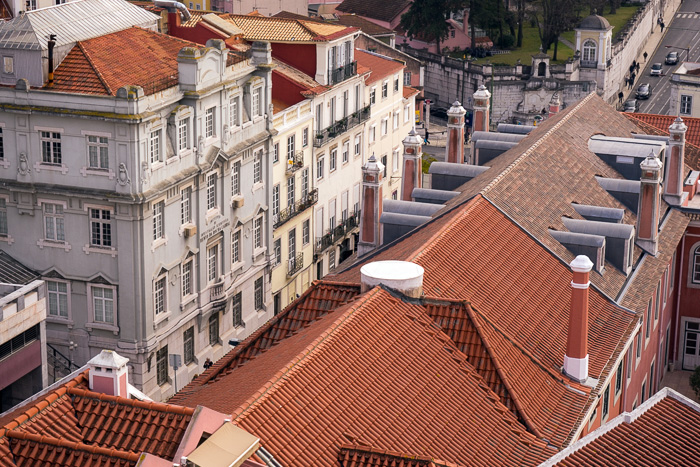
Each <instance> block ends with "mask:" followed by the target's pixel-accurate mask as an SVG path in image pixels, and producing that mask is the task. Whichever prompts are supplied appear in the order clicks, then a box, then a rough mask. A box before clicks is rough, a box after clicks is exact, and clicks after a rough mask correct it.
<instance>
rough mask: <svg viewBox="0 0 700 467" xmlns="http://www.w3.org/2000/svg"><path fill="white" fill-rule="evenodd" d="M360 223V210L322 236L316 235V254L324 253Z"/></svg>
mask: <svg viewBox="0 0 700 467" xmlns="http://www.w3.org/2000/svg"><path fill="white" fill-rule="evenodd" d="M359 225H360V211H357V212H353V213H351V214H350V215H349V216H348V218H347V219H345V220H344V221H342V222H341V223H340V224H338V225H336V226H335V227H334V228H332V229H330V230H328V231H327V232H326V234H325V235H323V236H322V237H316V238H315V242H314V254H315V255H318V254H320V253H323V251H325V250H326V249H327V248H328V247H330V246H332V245H334V244H335V243H336V242H338V241H340V240H342V239H344V238H345V237H346V236H347V235H348V234H349V233H351V232H352V231H353V230H354V229H355V228H356V227H359Z"/></svg>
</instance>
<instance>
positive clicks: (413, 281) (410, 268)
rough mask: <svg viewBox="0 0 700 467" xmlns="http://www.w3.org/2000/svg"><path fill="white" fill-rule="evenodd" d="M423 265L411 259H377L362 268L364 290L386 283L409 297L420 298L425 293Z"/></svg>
mask: <svg viewBox="0 0 700 467" xmlns="http://www.w3.org/2000/svg"><path fill="white" fill-rule="evenodd" d="M424 273H425V270H424V269H423V267H422V266H419V265H417V264H415V263H411V262H409V261H375V262H373V263H368V264H365V265H364V266H362V268H360V276H361V280H362V289H361V290H362V292H363V293H364V292H367V291H368V290H370V289H371V288H373V287H375V286H377V285H379V284H384V285H385V286H387V287H390V288H392V289H396V290H398V291H399V292H401V293H402V294H404V295H406V296H407V297H412V298H420V297H421V296H422V295H423V274H424Z"/></svg>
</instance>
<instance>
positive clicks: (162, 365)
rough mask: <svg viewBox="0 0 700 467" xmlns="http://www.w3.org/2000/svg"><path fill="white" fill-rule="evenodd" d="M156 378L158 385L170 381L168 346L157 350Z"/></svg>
mask: <svg viewBox="0 0 700 467" xmlns="http://www.w3.org/2000/svg"><path fill="white" fill-rule="evenodd" d="M156 380H157V383H158V386H162V385H164V384H165V383H167V382H168V346H167V345H166V346H165V347H163V348H162V349H159V350H158V352H156Z"/></svg>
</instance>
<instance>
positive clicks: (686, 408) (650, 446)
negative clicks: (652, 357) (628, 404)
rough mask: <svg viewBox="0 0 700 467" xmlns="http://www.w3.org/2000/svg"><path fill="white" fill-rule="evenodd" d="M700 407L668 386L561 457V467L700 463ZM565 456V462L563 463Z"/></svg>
mask: <svg viewBox="0 0 700 467" xmlns="http://www.w3.org/2000/svg"><path fill="white" fill-rule="evenodd" d="M698 427H700V406H698V404H697V403H695V402H693V401H691V400H689V399H687V398H685V397H683V396H681V395H680V394H678V393H675V392H674V391H672V390H669V389H668V388H664V389H662V390H661V391H660V392H659V393H657V394H656V395H655V396H653V397H652V398H651V399H650V400H648V401H647V402H645V403H644V404H643V405H642V406H640V407H639V408H637V409H636V410H635V411H634V412H631V413H625V414H622V415H620V416H619V417H617V418H616V419H614V420H612V421H611V422H609V423H608V424H607V425H606V426H604V427H603V428H600V429H598V430H596V431H594V432H593V433H591V434H590V435H588V436H587V437H585V438H583V439H581V440H580V441H579V442H578V443H576V444H575V445H573V446H571V447H570V448H569V449H567V450H566V451H565V452H562V453H561V455H558V456H557V458H556V460H554V462H556V464H554V462H552V463H551V464H550V463H549V462H548V463H547V465H558V466H571V467H577V466H581V467H583V466H585V467H589V466H609V465H615V466H629V467H640V466H641V467H645V466H648V467H658V466H680V465H683V466H690V465H694V466H697V465H700V457H699V456H698V452H700V430H699V428H698ZM562 457H563V459H562Z"/></svg>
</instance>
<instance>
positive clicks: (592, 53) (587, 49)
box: [581, 39, 598, 62]
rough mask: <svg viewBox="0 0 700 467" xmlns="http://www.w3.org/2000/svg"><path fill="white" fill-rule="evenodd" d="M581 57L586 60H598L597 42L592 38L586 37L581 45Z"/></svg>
mask: <svg viewBox="0 0 700 467" xmlns="http://www.w3.org/2000/svg"><path fill="white" fill-rule="evenodd" d="M581 59H582V60H583V61H586V62H597V61H598V43H597V42H596V41H594V40H593V39H586V40H585V41H584V42H583V44H582V45H581Z"/></svg>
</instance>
